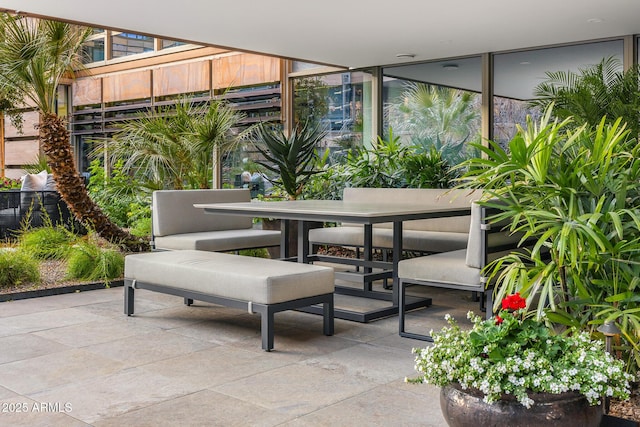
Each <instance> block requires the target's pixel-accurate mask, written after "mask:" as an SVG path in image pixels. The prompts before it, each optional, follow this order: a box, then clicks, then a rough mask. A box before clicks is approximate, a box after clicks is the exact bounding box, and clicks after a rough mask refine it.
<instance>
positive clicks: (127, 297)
mask: <svg viewBox="0 0 640 427" xmlns="http://www.w3.org/2000/svg"><path fill="white" fill-rule="evenodd" d="M131 285H132V283H131V280H127V279H125V281H124V314H126V315H127V316H131V315H132V314H133V297H134V291H135V289H133V286H131Z"/></svg>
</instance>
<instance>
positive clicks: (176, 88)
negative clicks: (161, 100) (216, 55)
mask: <svg viewBox="0 0 640 427" xmlns="http://www.w3.org/2000/svg"><path fill="white" fill-rule="evenodd" d="M210 67H211V61H200V62H190V63H187V64H178V65H172V66H169V67H161V68H156V69H154V70H153V96H166V95H175V94H179V93H194V92H205V91H209V90H210V89H211V81H210V78H209V75H210V72H209V70H210Z"/></svg>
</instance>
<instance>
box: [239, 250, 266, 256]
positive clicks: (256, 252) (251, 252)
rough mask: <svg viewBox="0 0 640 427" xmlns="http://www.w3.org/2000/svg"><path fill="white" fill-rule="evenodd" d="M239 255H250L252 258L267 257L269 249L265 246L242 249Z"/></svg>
mask: <svg viewBox="0 0 640 427" xmlns="http://www.w3.org/2000/svg"><path fill="white" fill-rule="evenodd" d="M238 253H239V254H240V255H244V256H252V257H254V258H269V251H268V250H267V249H266V248H255V249H242V250H240V251H239V252H238Z"/></svg>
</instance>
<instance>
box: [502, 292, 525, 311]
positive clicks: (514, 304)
mask: <svg viewBox="0 0 640 427" xmlns="http://www.w3.org/2000/svg"><path fill="white" fill-rule="evenodd" d="M526 306H527V301H526V300H525V299H524V298H522V297H521V296H520V292H516V293H515V294H512V295H508V296H506V297H505V298H504V299H503V300H502V309H503V310H514V311H515V310H520V309H521V308H525V307H526Z"/></svg>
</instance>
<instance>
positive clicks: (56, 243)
mask: <svg viewBox="0 0 640 427" xmlns="http://www.w3.org/2000/svg"><path fill="white" fill-rule="evenodd" d="M76 238H77V237H76V235H75V234H73V233H71V232H70V231H69V230H66V229H65V228H64V227H57V226H56V227H53V226H47V227H38V228H31V229H26V230H23V231H21V233H20V236H19V238H18V245H19V246H20V248H21V249H22V250H24V251H25V252H28V253H29V254H31V256H33V257H34V258H37V259H62V258H64V257H66V255H67V253H69V248H70V247H71V245H72V244H73V242H74V241H75V240H76Z"/></svg>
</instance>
